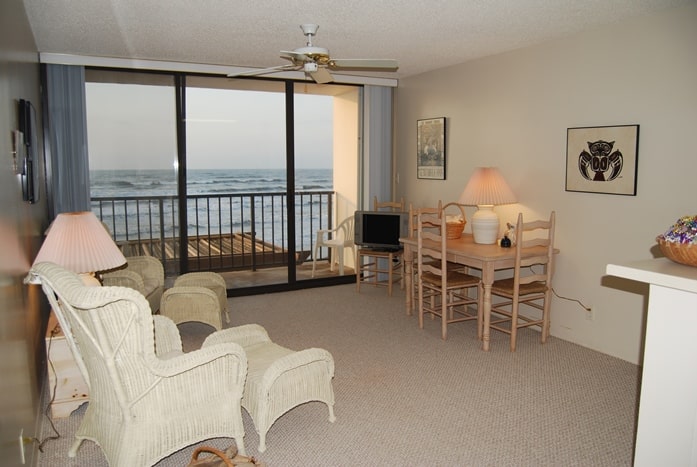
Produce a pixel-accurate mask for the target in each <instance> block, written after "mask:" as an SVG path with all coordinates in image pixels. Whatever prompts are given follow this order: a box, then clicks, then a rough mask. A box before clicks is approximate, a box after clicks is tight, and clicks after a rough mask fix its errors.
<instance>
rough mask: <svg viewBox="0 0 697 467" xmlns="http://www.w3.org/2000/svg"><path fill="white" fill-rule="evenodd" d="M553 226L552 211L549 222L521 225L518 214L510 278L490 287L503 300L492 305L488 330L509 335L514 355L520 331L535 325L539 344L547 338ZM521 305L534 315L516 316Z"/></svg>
mask: <svg viewBox="0 0 697 467" xmlns="http://www.w3.org/2000/svg"><path fill="white" fill-rule="evenodd" d="M554 224H555V213H554V211H552V213H551V214H550V216H549V220H536V221H532V222H523V214H522V213H519V214H518V222H517V223H516V237H517V238H516V240H517V241H516V245H515V249H516V255H515V267H514V269H513V277H511V278H508V279H501V280H497V281H494V283H493V285H492V286H491V295H492V297H493V296H494V295H497V296H500V297H503V298H504V299H505V300H504V301H502V302H499V303H495V304H493V303H492V305H491V312H492V313H494V314H496V315H497V316H498V317H493V316H492V317H491V323H490V328H491V329H495V330H497V331H501V332H505V333H507V334H510V336H511V340H510V344H511V352H515V349H516V339H517V334H518V329H520V328H523V327H529V326H539V327H540V330H541V335H540V341H541V342H542V343H543V344H544V343H545V342H546V341H547V337H548V336H549V323H550V319H549V309H550V301H551V298H552V275H553V274H554V264H553V263H554ZM534 268H539V269H538V270H534ZM522 304H525V305H527V306H529V307H531V308H534V309H536V310H537V312H536V313H537V314H536V316H531V315H529V314H522V313H520V311H519V310H520V305H522Z"/></svg>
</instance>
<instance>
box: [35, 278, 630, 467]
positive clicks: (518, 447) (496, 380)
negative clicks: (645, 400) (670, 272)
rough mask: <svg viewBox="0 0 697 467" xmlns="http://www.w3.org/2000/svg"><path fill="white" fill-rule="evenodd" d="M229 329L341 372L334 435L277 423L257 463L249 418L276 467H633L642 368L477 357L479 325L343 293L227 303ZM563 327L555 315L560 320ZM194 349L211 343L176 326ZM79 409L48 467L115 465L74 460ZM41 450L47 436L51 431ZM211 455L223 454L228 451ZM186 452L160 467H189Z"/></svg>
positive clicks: (561, 347) (48, 455)
mask: <svg viewBox="0 0 697 467" xmlns="http://www.w3.org/2000/svg"><path fill="white" fill-rule="evenodd" d="M230 304H231V310H232V313H231V315H232V320H233V323H232V325H233V326H234V325H239V324H245V323H259V324H261V325H262V326H264V327H265V328H266V329H267V330H268V332H269V335H270V336H271V338H272V339H273V340H274V341H276V342H278V343H279V344H281V345H284V346H286V347H289V348H293V349H301V348H305V347H322V348H325V349H327V350H329V351H330V352H331V353H332V354H333V356H334V360H335V363H336V377H335V379H334V391H335V396H336V405H335V411H336V417H337V420H336V422H335V423H329V422H328V421H327V410H326V406H325V405H324V404H321V403H318V402H311V403H309V404H305V405H303V406H300V407H297V408H295V409H294V410H292V411H290V412H288V413H287V414H285V415H284V416H283V417H281V418H280V419H279V420H278V421H277V422H276V423H275V424H274V426H273V427H271V429H270V430H269V433H268V435H267V451H266V452H265V453H263V454H260V453H258V451H257V446H258V440H259V438H258V436H257V434H256V432H255V431H254V426H253V424H252V422H251V419H250V418H249V417H248V416H247V415H246V413H245V412H244V411H243V414H244V420H245V428H246V436H245V443H246V445H247V451H248V454H249V455H255V456H257V457H259V458H260V459H261V460H263V461H265V462H266V463H267V464H268V465H269V466H271V467H274V466H352V467H353V466H386V465H412V466H417V465H418V466H421V465H423V466H434V465H435V466H484V465H488V466H489V465H490V466H562V465H563V466H622V465H631V463H632V448H633V437H634V429H635V420H636V405H637V388H638V381H639V371H638V368H637V366H635V365H632V364H630V363H627V362H625V361H622V360H619V359H616V358H613V357H609V356H607V355H604V354H600V353H598V352H594V351H592V350H588V349H585V348H583V347H580V346H577V345H575V344H571V343H569V342H565V341H562V340H559V339H556V338H551V339H550V340H549V342H548V343H547V344H545V345H540V344H539V333H537V332H536V331H532V330H523V331H522V332H521V334H520V336H519V341H518V351H517V352H516V353H510V352H509V351H508V343H507V336H505V335H503V334H500V333H496V334H493V335H492V344H491V348H492V350H491V351H490V352H488V353H485V352H482V351H481V350H479V342H478V341H477V339H476V332H475V326H474V323H472V322H468V323H457V324H453V325H450V327H449V328H448V340H447V341H442V340H441V339H440V325H439V323H438V322H436V321H430V320H427V322H426V326H425V327H426V328H425V329H423V330H420V329H419V328H418V324H417V320H416V317H414V316H411V317H408V316H406V315H405V313H404V295H403V292H402V293H400V292H397V293H395V296H393V297H392V298H389V297H387V294H386V291H385V289H382V288H380V289H376V288H372V287H365V288H362V289H361V293H360V294H357V293H356V291H355V286H353V285H342V286H335V287H327V288H322V289H312V290H303V291H296V292H286V293H282V294H272V295H263V296H252V297H242V298H231V299H230ZM552 319H554V311H552ZM180 330H181V332H182V335H183V339H184V342H185V348H186V349H192V348H196V346H198V345H200V343H201V342H202V340H203V338H204V337H205V335H206V334H207V333H208V332H210V331H211V328H208V327H206V326H204V325H200V324H193V323H192V324H186V325H182V326H180ZM83 410H84V406H83V408H82V409H80V410H78V411H76V412H74V413H73V415H72V416H71V417H69V418H65V419H57V420H56V421H55V424H56V428H57V429H58V431H59V432H60V434H61V438H60V439H58V440H55V441H47V442H46V443H45V444H44V448H43V449H44V452H43V453H42V454H41V455H40V456H39V463H38V465H40V466H102V465H107V464H106V461H105V459H104V456H103V455H102V453H101V451H100V450H99V447H97V446H96V445H95V444H94V443H92V442H89V441H85V442H84V443H83V445H82V447H81V448H80V451H78V455H77V457H76V458H75V459H69V458H68V457H67V451H68V448H69V446H70V444H71V443H72V437H73V433H74V432H75V429H76V427H77V425H78V424H79V421H80V417H81V414H82V411H83ZM42 431H43V433H42V436H43V437H46V436H49V435H50V434H51V432H50V429H49V426H48V423H44V424H43V429H42ZM204 444H209V445H213V446H218V447H224V446H227V445H229V444H230V440H227V439H216V440H209V441H207V442H206V443H204ZM192 451H193V447H189V448H186V449H184V450H182V451H180V452H178V453H175V454H174V455H172V456H170V457H169V458H166V459H163V460H162V461H161V462H160V463H158V464H157V465H158V466H162V467H164V466H185V465H186V464H187V462H188V459H189V457H190V455H191V452H192Z"/></svg>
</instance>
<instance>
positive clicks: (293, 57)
mask: <svg viewBox="0 0 697 467" xmlns="http://www.w3.org/2000/svg"><path fill="white" fill-rule="evenodd" d="M281 58H285V59H286V60H290V61H291V62H293V63H305V62H311V61H312V59H311V58H310V57H308V56H307V55H305V54H302V53H298V52H294V51H292V50H281Z"/></svg>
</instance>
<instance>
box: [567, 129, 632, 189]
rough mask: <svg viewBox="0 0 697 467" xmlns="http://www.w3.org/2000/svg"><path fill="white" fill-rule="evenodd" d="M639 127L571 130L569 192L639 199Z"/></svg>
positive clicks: (568, 131)
mask: <svg viewBox="0 0 697 467" xmlns="http://www.w3.org/2000/svg"><path fill="white" fill-rule="evenodd" d="M638 156H639V125H617V126H596V127H580V128H568V129H567V130H566V191H580V192H585V193H605V194H612V195H628V196H636V190H637V167H638V165H637V161H638V159H637V158H638Z"/></svg>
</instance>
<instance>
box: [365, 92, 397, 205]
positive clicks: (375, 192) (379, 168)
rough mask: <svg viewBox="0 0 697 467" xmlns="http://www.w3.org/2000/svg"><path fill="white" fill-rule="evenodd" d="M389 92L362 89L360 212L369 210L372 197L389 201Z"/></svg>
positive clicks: (390, 163)
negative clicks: (361, 183) (361, 207)
mask: <svg viewBox="0 0 697 467" xmlns="http://www.w3.org/2000/svg"><path fill="white" fill-rule="evenodd" d="M392 93H393V90H392V88H391V87H387V86H365V87H364V90H363V164H362V170H361V175H362V177H363V185H362V186H363V189H362V195H363V197H362V205H363V209H372V203H373V197H374V196H377V197H378V199H379V200H380V201H390V200H392Z"/></svg>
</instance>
